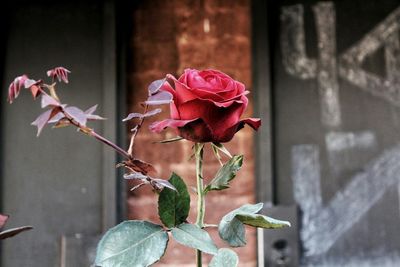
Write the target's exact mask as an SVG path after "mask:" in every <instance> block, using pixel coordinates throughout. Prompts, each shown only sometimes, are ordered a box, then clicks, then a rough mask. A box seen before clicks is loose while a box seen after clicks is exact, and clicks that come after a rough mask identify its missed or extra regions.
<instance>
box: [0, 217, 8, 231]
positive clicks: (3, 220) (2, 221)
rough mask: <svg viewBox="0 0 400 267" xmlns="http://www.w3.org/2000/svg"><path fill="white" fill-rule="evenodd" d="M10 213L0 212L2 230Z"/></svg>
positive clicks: (0, 227)
mask: <svg viewBox="0 0 400 267" xmlns="http://www.w3.org/2000/svg"><path fill="white" fill-rule="evenodd" d="M8 217H10V216H8V215H4V214H0V230H1V229H2V228H3V227H4V225H5V224H6V222H7V220H8Z"/></svg>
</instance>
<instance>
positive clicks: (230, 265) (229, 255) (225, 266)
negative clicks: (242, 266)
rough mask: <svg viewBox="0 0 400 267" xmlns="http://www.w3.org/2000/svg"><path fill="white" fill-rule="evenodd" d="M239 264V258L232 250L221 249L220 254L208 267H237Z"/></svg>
mask: <svg viewBox="0 0 400 267" xmlns="http://www.w3.org/2000/svg"><path fill="white" fill-rule="evenodd" d="M238 264H239V257H238V255H237V254H236V252H234V251H233V250H231V249H228V248H221V249H219V250H218V254H217V255H215V256H214V258H212V260H211V262H210V264H209V265H208V267H236V266H238Z"/></svg>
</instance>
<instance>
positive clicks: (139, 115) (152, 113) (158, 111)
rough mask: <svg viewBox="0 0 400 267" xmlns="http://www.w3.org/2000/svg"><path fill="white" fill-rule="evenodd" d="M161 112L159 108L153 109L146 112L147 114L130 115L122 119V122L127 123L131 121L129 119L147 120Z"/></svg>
mask: <svg viewBox="0 0 400 267" xmlns="http://www.w3.org/2000/svg"><path fill="white" fill-rule="evenodd" d="M160 112H161V109H160V108H157V109H153V110H150V111H148V112H146V113H144V114H142V113H130V114H129V115H128V116H127V117H126V118H125V119H123V120H122V121H129V120H131V119H134V118H135V119H141V118H147V117H151V116H154V115H156V114H158V113H160Z"/></svg>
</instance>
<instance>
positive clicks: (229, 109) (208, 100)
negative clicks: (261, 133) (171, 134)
mask: <svg viewBox="0 0 400 267" xmlns="http://www.w3.org/2000/svg"><path fill="white" fill-rule="evenodd" d="M169 77H170V78H172V80H173V83H174V87H175V88H173V87H172V86H171V85H170V84H169V83H168V82H165V83H164V85H163V86H162V87H161V90H164V91H168V92H170V93H171V94H172V96H173V100H172V102H171V104H170V109H171V118H170V119H166V120H163V121H159V122H155V123H153V124H152V125H151V126H150V129H151V130H152V131H154V132H161V131H162V130H163V129H165V128H166V127H171V128H174V129H176V130H177V133H178V134H179V135H180V136H181V137H183V138H185V139H187V140H190V141H193V142H214V143H222V142H228V141H230V140H231V139H232V138H233V136H234V135H235V133H236V132H237V131H239V130H240V129H242V128H243V127H244V125H245V124H248V125H249V126H251V127H252V128H253V129H255V130H257V129H258V128H259V127H260V125H261V120H260V119H256V118H247V119H242V120H241V119H240V116H241V115H242V114H243V112H244V111H245V110H246V108H247V105H248V102H249V101H248V99H247V97H246V95H247V94H248V93H249V91H247V90H246V88H245V86H244V84H242V83H240V82H238V81H235V80H234V79H232V78H231V77H229V76H228V75H226V74H225V73H223V72H221V71H218V70H202V71H198V70H195V69H186V70H185V72H184V73H183V74H182V76H181V77H179V79H176V78H174V77H173V76H171V75H170V76H169Z"/></svg>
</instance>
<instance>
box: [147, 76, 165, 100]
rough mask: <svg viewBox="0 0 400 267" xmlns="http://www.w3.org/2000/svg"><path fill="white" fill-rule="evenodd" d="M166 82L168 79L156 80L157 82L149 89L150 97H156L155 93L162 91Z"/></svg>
mask: <svg viewBox="0 0 400 267" xmlns="http://www.w3.org/2000/svg"><path fill="white" fill-rule="evenodd" d="M166 80H167V79H166V78H164V79H160V80H156V81H154V82H152V83H151V84H150V85H149V87H148V90H149V96H150V95H154V94H155V93H157V92H158V91H160V88H161V87H162V86H163V84H164V83H165V81H166Z"/></svg>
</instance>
